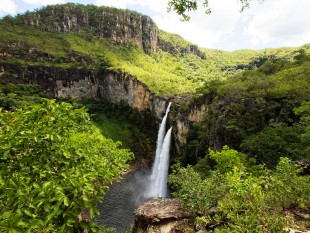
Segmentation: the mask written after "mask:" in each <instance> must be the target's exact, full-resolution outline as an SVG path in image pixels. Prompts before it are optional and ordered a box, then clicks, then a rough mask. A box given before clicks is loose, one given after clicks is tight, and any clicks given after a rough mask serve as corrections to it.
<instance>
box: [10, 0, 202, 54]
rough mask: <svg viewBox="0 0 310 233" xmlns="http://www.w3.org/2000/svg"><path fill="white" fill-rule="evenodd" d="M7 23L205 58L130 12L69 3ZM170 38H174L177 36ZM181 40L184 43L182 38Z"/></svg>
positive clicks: (192, 47) (148, 20) (195, 47)
mask: <svg viewBox="0 0 310 233" xmlns="http://www.w3.org/2000/svg"><path fill="white" fill-rule="evenodd" d="M5 20H10V24H15V25H25V26H30V27H33V28H36V29H39V30H42V31H50V32H56V33H68V32H78V33H86V34H87V33H90V34H92V35H95V36H99V37H104V38H106V39H108V40H109V41H111V42H112V43H115V44H123V45H130V44H134V45H137V46H139V47H141V48H142V49H143V50H144V51H145V52H146V53H152V52H155V51H156V50H157V49H161V50H163V51H165V52H169V53H171V54H173V55H176V54H189V53H192V54H195V55H197V56H199V57H200V58H202V59H205V58H206V56H205V54H204V53H203V52H202V51H200V50H199V48H198V47H197V45H193V44H191V43H189V42H186V45H184V46H175V44H174V43H172V42H171V41H168V40H166V39H164V38H162V37H160V36H159V30H158V28H157V26H156V24H155V22H154V21H153V20H152V19H151V18H150V17H149V16H146V15H142V14H140V13H137V12H135V11H131V10H122V9H116V8H111V7H104V6H102V7H97V6H94V5H87V6H84V5H79V4H73V3H67V4H64V5H51V6H47V7H45V8H43V9H41V10H38V11H36V12H27V13H26V14H24V15H18V16H17V17H16V18H15V19H11V18H5ZM166 34H169V33H166ZM170 35H171V36H172V37H175V35H174V34H170ZM178 37H179V36H178ZM180 40H183V41H184V39H183V38H181V37H180Z"/></svg>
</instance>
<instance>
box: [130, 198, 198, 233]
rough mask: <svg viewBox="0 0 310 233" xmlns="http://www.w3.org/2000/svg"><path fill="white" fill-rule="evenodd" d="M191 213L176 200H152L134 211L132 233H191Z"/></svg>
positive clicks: (192, 230) (192, 227) (192, 229)
mask: <svg viewBox="0 0 310 233" xmlns="http://www.w3.org/2000/svg"><path fill="white" fill-rule="evenodd" d="M192 217H193V215H192V213H191V212H189V211H188V210H187V209H186V208H184V207H183V205H182V204H181V202H180V201H179V200H176V199H164V200H162V199H154V200H151V201H148V202H146V203H145V204H143V205H141V206H139V207H138V209H137V210H136V211H135V224H134V230H133V232H134V233H176V232H179V233H183V232H184V233H191V232H195V231H194V226H193V220H192Z"/></svg>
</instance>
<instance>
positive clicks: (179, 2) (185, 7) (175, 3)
mask: <svg viewBox="0 0 310 233" xmlns="http://www.w3.org/2000/svg"><path fill="white" fill-rule="evenodd" d="M238 1H239V2H240V3H241V11H243V10H244V9H246V8H249V6H250V2H251V0H238ZM256 1H259V2H262V1H264V0H256ZM199 3H200V4H201V5H202V6H203V7H204V8H205V13H206V14H211V12H212V11H211V8H210V7H209V0H170V1H169V2H168V10H174V11H175V12H176V13H177V14H179V15H181V16H182V18H183V20H185V21H188V20H189V19H190V17H189V16H188V13H189V12H190V11H195V10H197V8H198V5H199Z"/></svg>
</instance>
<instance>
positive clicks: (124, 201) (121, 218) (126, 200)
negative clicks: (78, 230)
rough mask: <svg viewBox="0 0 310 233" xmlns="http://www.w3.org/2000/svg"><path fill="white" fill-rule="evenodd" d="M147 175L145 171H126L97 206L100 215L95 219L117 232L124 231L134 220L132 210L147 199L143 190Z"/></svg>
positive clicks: (122, 232) (121, 232)
mask: <svg viewBox="0 0 310 233" xmlns="http://www.w3.org/2000/svg"><path fill="white" fill-rule="evenodd" d="M148 176H149V173H148V172H145V171H133V172H130V173H128V174H127V175H126V176H125V178H124V179H123V180H120V181H119V182H115V183H113V184H112V185H111V186H110V190H109V191H108V192H107V194H106V195H105V197H104V200H103V203H102V204H100V205H99V206H98V208H99V211H100V214H101V215H100V216H99V217H97V218H96V221H97V222H99V223H100V224H101V225H104V226H107V227H114V228H116V229H117V233H124V232H126V230H128V229H129V227H130V225H131V224H133V222H134V210H135V209H136V208H137V207H138V205H140V204H142V203H144V202H145V201H147V200H146V199H145V198H144V196H143V192H144V190H145V179H146V177H148Z"/></svg>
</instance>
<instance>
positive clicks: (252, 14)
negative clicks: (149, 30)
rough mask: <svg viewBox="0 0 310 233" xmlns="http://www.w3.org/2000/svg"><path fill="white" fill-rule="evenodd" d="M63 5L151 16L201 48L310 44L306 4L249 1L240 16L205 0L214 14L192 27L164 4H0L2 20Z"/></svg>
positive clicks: (10, 0) (224, 1)
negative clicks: (129, 10)
mask: <svg viewBox="0 0 310 233" xmlns="http://www.w3.org/2000/svg"><path fill="white" fill-rule="evenodd" d="M65 2H76V3H82V4H94V5H98V6H101V5H106V6H114V7H118V8H128V9H132V10H135V11H138V12H141V13H144V14H146V15H149V16H150V17H151V18H153V20H155V22H156V24H157V25H158V27H159V28H160V29H163V30H165V31H168V32H173V33H177V34H179V35H181V36H182V37H183V38H185V39H186V40H188V41H191V42H192V43H194V44H197V45H199V46H200V47H205V48H217V49H224V50H229V51H232V50H237V49H245V48H247V49H263V48H271V47H291V46H300V45H303V44H305V43H310V14H309V9H310V0H298V1H296V0H264V2H263V3H259V0H257V1H256V0H252V3H251V8H250V9H247V10H245V11H244V12H242V13H240V9H241V6H240V4H238V1H237V0H209V4H210V7H211V8H212V14H211V15H205V14H204V13H203V9H202V8H201V10H198V11H196V12H194V13H193V14H192V15H191V20H190V22H181V21H180V17H179V16H178V15H176V14H175V13H173V12H170V13H168V12H167V2H168V0H71V1H68V0H43V1H42V0H0V17H2V16H5V15H7V14H11V15H15V14H17V13H23V12H25V11H26V10H30V11H31V10H33V9H36V8H40V7H42V6H44V5H48V4H57V3H65Z"/></svg>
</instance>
